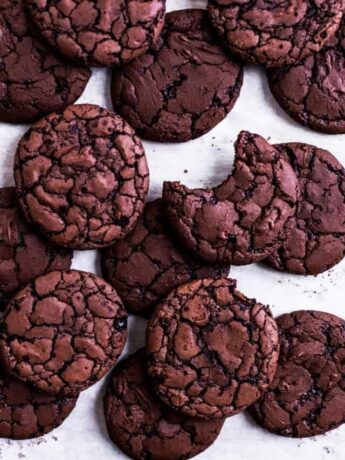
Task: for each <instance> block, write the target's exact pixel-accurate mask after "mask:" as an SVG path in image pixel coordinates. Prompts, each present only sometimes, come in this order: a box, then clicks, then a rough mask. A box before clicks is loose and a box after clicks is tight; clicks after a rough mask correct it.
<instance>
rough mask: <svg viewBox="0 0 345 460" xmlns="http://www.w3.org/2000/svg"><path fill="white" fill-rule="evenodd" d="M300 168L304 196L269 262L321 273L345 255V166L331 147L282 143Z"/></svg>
mask: <svg viewBox="0 0 345 460" xmlns="http://www.w3.org/2000/svg"><path fill="white" fill-rule="evenodd" d="M276 147H277V148H278V149H279V150H280V151H281V152H282V153H283V154H287V156H288V157H289V159H290V161H291V165H292V166H293V168H294V169H295V171H296V174H297V177H298V180H299V185H300V191H301V197H300V200H299V202H298V205H297V211H296V215H295V216H294V217H292V218H291V220H290V222H289V224H288V229H287V232H286V239H285V241H284V244H283V245H282V246H281V248H279V249H278V250H277V251H276V252H275V253H273V254H272V255H271V256H270V257H269V259H268V260H267V262H268V263H269V265H271V266H272V267H274V268H275V269H277V270H280V271H287V272H290V273H298V274H302V275H308V274H309V275H317V274H318V273H321V272H324V271H325V270H329V269H330V268H332V267H333V266H334V265H336V264H337V263H338V262H340V260H341V259H343V257H344V255H345V221H344V216H345V169H344V168H343V166H342V165H341V164H340V163H339V162H338V161H337V160H336V158H334V156H333V155H332V154H331V153H330V152H328V151H327V150H323V149H320V148H318V147H315V146H313V145H309V144H298V143H295V144H294V143H291V144H280V145H276Z"/></svg>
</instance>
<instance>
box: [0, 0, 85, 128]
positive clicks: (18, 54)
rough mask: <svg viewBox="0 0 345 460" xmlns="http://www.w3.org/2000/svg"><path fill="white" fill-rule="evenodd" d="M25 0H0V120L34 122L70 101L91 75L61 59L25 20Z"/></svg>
mask: <svg viewBox="0 0 345 460" xmlns="http://www.w3.org/2000/svg"><path fill="white" fill-rule="evenodd" d="M24 4H25V0H1V2H0V37H1V39H0V121H7V122H12V123H21V122H29V121H33V120H35V119H37V118H39V117H41V116H43V115H45V114H47V113H51V112H53V111H56V110H60V109H63V108H64V107H67V106H68V105H69V104H73V102H75V101H76V100H77V99H78V98H79V96H80V95H81V93H82V92H83V91H84V88H85V86H86V84H87V82H88V80H89V78H90V76H91V72H90V71H89V70H88V69H83V68H81V67H76V66H75V65H72V64H69V63H66V62H64V61H62V60H61V59H60V58H59V57H57V56H55V55H54V54H53V53H52V52H51V51H50V50H49V49H48V48H47V46H46V45H45V43H44V41H43V40H40V39H39V38H38V37H37V36H36V33H35V32H34V31H33V30H32V27H31V26H30V25H29V23H28V18H27V15H26V11H25V7H24Z"/></svg>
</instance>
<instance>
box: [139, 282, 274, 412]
mask: <svg viewBox="0 0 345 460" xmlns="http://www.w3.org/2000/svg"><path fill="white" fill-rule="evenodd" d="M147 352H148V373H149V375H150V377H151V378H152V383H153V385H154V387H155V390H156V392H157V394H158V396H159V397H160V398H161V399H162V401H163V402H165V403H166V404H168V405H169V406H170V407H171V408H173V409H175V410H177V411H179V412H181V413H183V414H185V415H188V416H190V417H200V418H204V419H218V418H223V417H229V416H232V415H235V414H237V413H238V412H240V411H243V410H244V409H246V408H247V407H248V406H249V405H250V404H252V403H253V402H254V401H256V400H257V399H259V398H260V396H261V395H262V393H263V392H264V391H266V390H267V388H268V385H269V384H270V383H271V382H272V380H273V377H274V374H275V372H276V369H277V361H278V353H279V338H278V329H277V325H276V323H275V321H274V319H273V318H272V316H271V313H270V311H269V309H268V307H265V306H264V305H261V304H259V303H258V302H256V301H255V300H250V299H247V298H246V297H245V296H244V295H243V294H241V293H240V292H238V291H237V290H236V282H235V281H233V280H229V279H225V278H224V279H220V280H212V279H205V280H198V281H192V282H191V283H187V284H184V285H182V286H180V287H178V288H177V289H175V290H174V291H172V293H171V294H170V295H169V296H168V297H167V298H166V300H165V301H163V302H162V303H161V304H160V305H159V306H158V307H157V309H156V310H155V312H154V313H153V315H152V316H151V318H150V320H149V324H148V329H147Z"/></svg>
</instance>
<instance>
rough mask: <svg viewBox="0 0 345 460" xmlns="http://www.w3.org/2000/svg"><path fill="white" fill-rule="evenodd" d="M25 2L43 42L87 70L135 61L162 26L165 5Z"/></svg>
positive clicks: (124, 0) (158, 1) (143, 0)
mask: <svg viewBox="0 0 345 460" xmlns="http://www.w3.org/2000/svg"><path fill="white" fill-rule="evenodd" d="M27 1H28V6H29V10H30V12H31V16H32V19H33V21H34V22H35V24H36V26H37V27H38V29H39V30H40V32H41V34H42V35H43V36H44V37H45V39H46V40H48V42H49V43H50V44H51V45H52V46H53V47H55V48H56V49H58V50H59V51H60V52H61V53H62V54H63V55H64V56H66V57H68V58H70V59H72V60H78V61H81V62H82V63H84V64H89V65H95V66H113V65H120V64H123V63H124V62H128V61H131V60H132V59H134V58H136V57H138V56H141V55H142V54H144V53H146V52H147V50H148V49H149V48H150V47H151V46H152V45H153V44H154V43H155V42H156V40H157V38H158V37H159V34H160V32H161V30H162V27H163V25H164V17H165V0H116V1H98V0H97V1H95V0H73V1H63V2H61V1H60V0H49V1H48V0H27Z"/></svg>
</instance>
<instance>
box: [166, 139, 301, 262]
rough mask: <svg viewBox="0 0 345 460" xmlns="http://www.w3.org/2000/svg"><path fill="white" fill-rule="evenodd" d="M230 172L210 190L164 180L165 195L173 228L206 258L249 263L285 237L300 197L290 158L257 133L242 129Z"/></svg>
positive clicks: (271, 248)
mask: <svg viewBox="0 0 345 460" xmlns="http://www.w3.org/2000/svg"><path fill="white" fill-rule="evenodd" d="M235 150H236V156H235V166H234V170H233V174H232V175H231V176H229V177H228V178H227V179H226V180H225V181H224V182H223V184H221V185H220V186H218V187H215V188H213V189H195V190H191V189H189V188H187V187H185V186H184V185H182V184H180V183H179V182H165V183H164V187H163V199H164V201H165V205H166V215H167V218H168V220H169V222H170V224H171V227H172V229H173V230H174V231H175V232H176V234H177V235H178V237H179V238H180V240H181V242H182V243H183V244H184V246H185V247H186V248H188V249H189V250H191V251H193V252H194V253H195V254H196V255H198V256H199V257H200V258H202V259H203V260H205V261H207V262H217V263H233V264H235V265H244V264H250V263H253V262H258V261H260V260H263V259H265V258H266V257H268V256H269V255H270V254H271V253H272V252H274V251H275V250H276V249H277V248H278V247H280V246H281V245H282V244H283V241H284V239H285V227H286V223H287V222H288V220H289V218H290V217H291V216H292V215H294V212H295V204H296V202H297V199H298V196H299V193H298V192H299V187H298V180H297V177H296V174H295V173H294V171H293V169H292V167H291V165H290V163H289V161H288V160H287V159H286V158H284V157H283V156H282V155H280V153H279V151H278V150H277V149H275V148H274V147H273V146H271V145H270V144H269V143H268V142H266V141H265V140H264V139H263V138H262V137H260V136H258V135H257V134H251V133H248V132H246V131H243V132H241V133H240V135H239V137H238V139H237V142H236V144H235Z"/></svg>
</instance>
